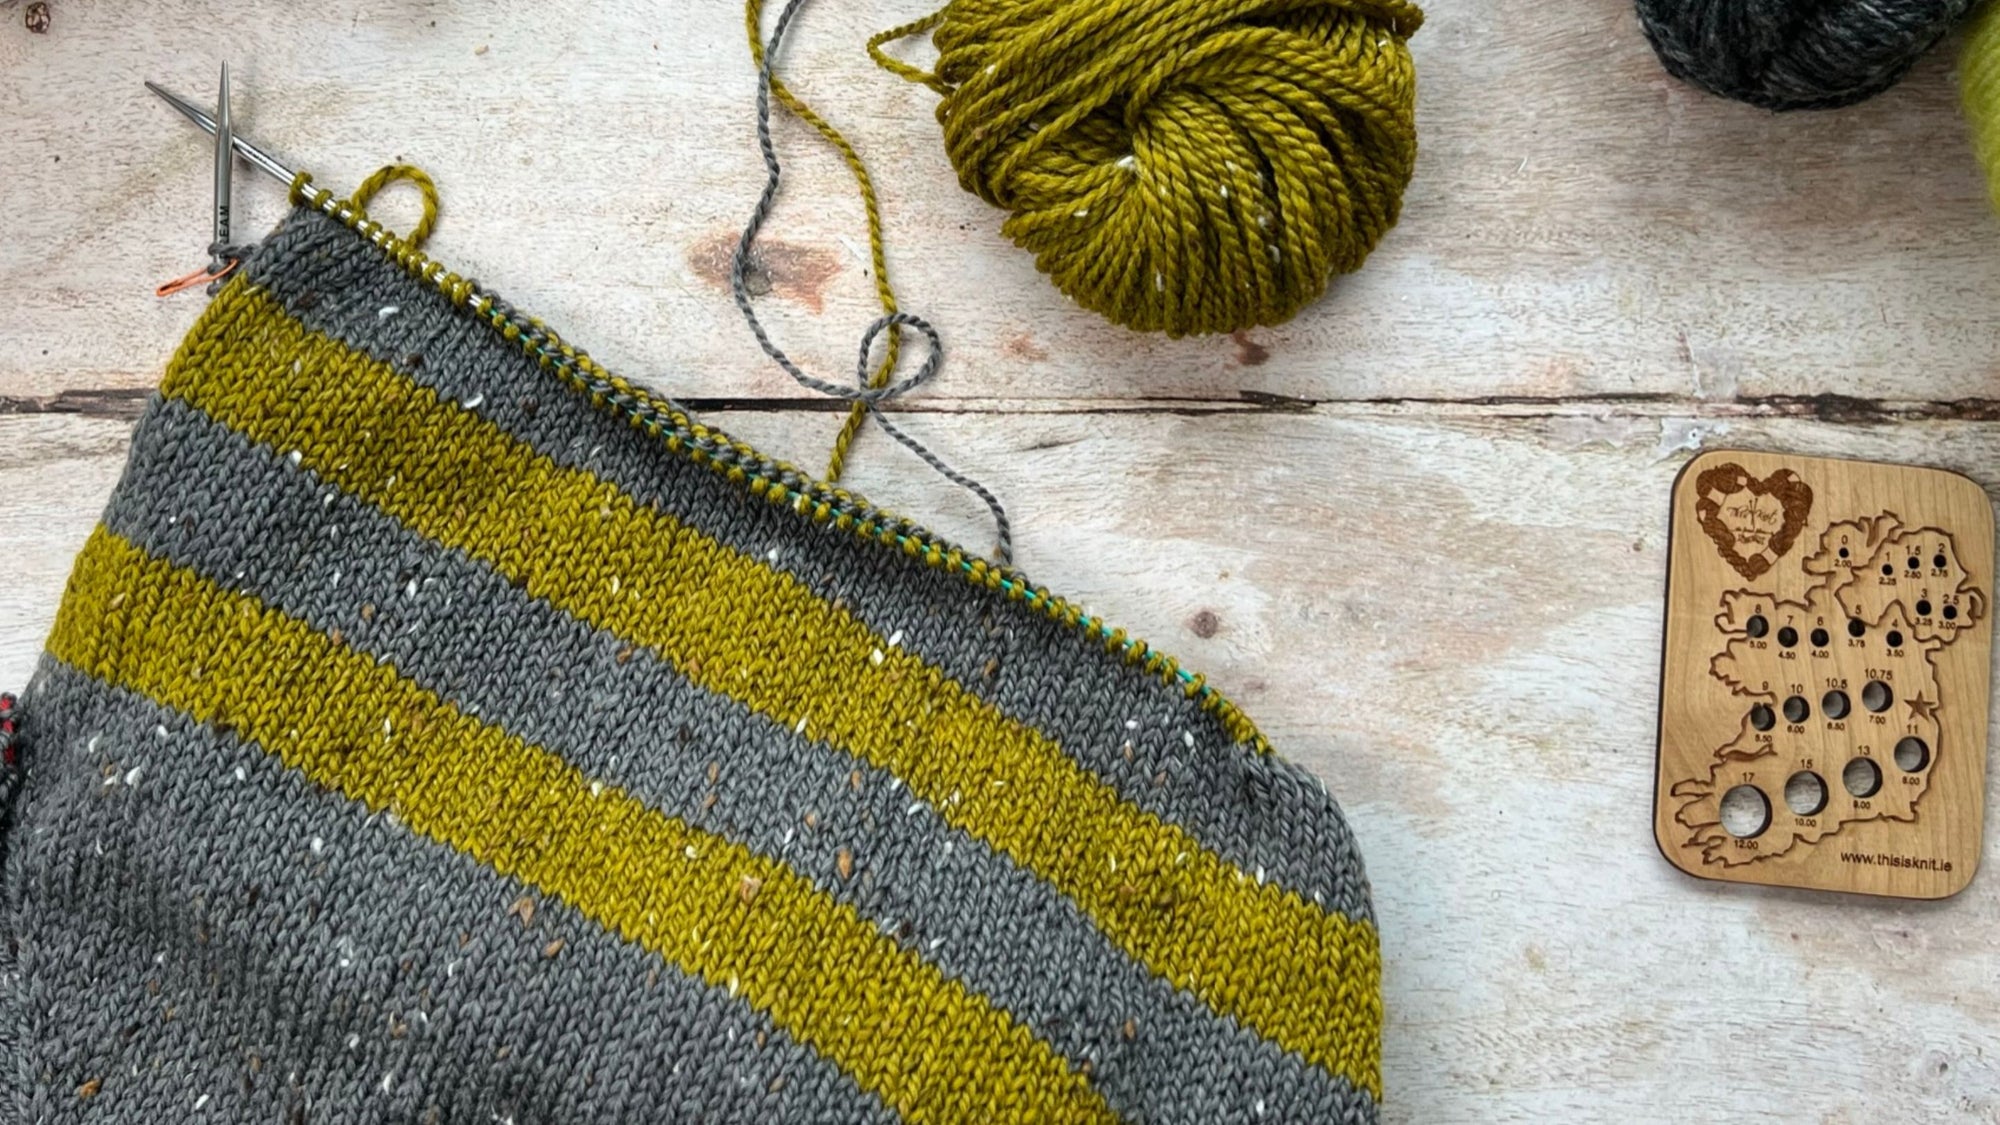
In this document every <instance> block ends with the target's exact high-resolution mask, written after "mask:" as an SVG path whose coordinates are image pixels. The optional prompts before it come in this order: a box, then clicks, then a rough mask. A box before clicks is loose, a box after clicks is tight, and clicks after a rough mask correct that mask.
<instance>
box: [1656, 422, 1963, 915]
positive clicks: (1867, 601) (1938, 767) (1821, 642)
mask: <svg viewBox="0 0 2000 1125" xmlns="http://www.w3.org/2000/svg"><path fill="white" fill-rule="evenodd" d="M1993 552H1994V543H1993V508H1992V504H1991V502H1990V501H1989V500H1988V499H1987V496H1986V493H1985V491H1984V490H1983V489H1981V488H1980V487H1979V486H1978V485H1977V484H1975V483H1973V482H1972V481H1971V480H1969V479H1967V478H1965V477H1963V476H1960V475H1958V474H1956V473H1950V472H1945V471H1942V470H1938V469H1926V468H1917V467H1912V466H1902V465H1885V464H1875V463H1869V462H1860V461H1829V460H1823V459H1819V458H1811V457H1791V456H1781V455H1776V454H1768V453H1748V452H1720V451H1719V452H1709V453H1704V454H1702V455H1701V456H1699V457H1696V458H1695V459H1694V460H1693V461H1692V462H1690V463H1689V464H1688V466H1687V468H1686V469H1684V470H1683V471H1682V472H1681V475H1680V477H1679V479H1678V480H1676V481H1675V484H1674V490H1673V514H1672V531H1671V537H1670V546H1669V550H1668V554H1669V563H1668V571H1667V616H1666V640H1665V654H1664V658H1663V661H1662V671H1661V680H1660V742H1659V759H1658V776H1657V778H1656V786H1655V789H1654V795H1653V833H1654V836H1655V837H1656V838H1657V839H1658V841H1659V845H1660V851H1661V852H1662V853H1664V854H1665V855H1666V857H1667V859H1668V860H1670V861H1671V862H1672V863H1673V864H1674V865H1675V866H1676V867H1679V868H1680V869H1681V870H1683V871H1686V872H1687V873H1689V874H1691V875H1696V876H1699V877H1701V878H1704V879H1722V880H1727V881H1731V882H1739V883H1764V884H1770V885H1775V886H1788V887H1810V888H1815V889H1819V890H1832V891H1858V892H1862V893H1866V894H1878V895H1895V896H1900V897H1904V898H1943V897H1945V896H1947V895H1951V894H1955V893H1957V892H1958V891H1960V890H1962V889H1963V888H1964V887H1965V885H1966V884H1967V883H1969V882H1971V880H1972V876H1973V872H1974V871H1975V870H1976V869H1977V867H1978V865H1979V856H1980V848H1981V839H1980V834H1981V828H1982V816H1983V813H1984V805H1985V787H1986V730H1987V724H1986V719H1987V714H1988V699H1989V694H1990V690H1991V666H1992V665H1991V661H1992V647H1993V628H1992V614H1991V609H1992V606H1991V603H1990V600H1989V598H1988V595H1989V593H1990V591H1991V590H1992V588H1993Z"/></svg>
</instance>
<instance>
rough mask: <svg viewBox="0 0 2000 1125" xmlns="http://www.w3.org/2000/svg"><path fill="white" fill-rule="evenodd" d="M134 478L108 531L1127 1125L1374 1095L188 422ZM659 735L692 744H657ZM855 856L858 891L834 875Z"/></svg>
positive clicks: (712, 702) (574, 627)
mask: <svg viewBox="0 0 2000 1125" xmlns="http://www.w3.org/2000/svg"><path fill="white" fill-rule="evenodd" d="M128 474H129V479H130V480H131V481H132V482H133V483H134V484H135V485H136V486H137V487H132V488H127V489H123V490H121V491H120V493H119V495H118V497H117V499H115V500H114V501H113V503H112V505H111V507H110V508H109V510H108V511H107V512H106V514H105V524H106V526H107V527H109V528H110V529H111V530H113V531H116V532H118V533H119V534H121V535H124V536H125V537H127V538H129V539H131V540H133V541H134V542H136V543H138V544H139V545H141V546H142V547H143V548H145V549H146V550H147V551H148V552H150V553H153V554H156V555H160V556H162V557H165V558H168V559H171V560H172V561H174V562H176V563H179V564H181V565H186V566H190V567H193V568H194V569H196V570H197V571H200V572H202V573H204V574H205V575H206V576H208V577H209V578H210V579H211V580H213V581H216V582H218V583H219V584H222V585H224V586H228V587H230V588H235V589H242V590H245V591H247V592H250V593H252V594H253V595H255V596H256V597H258V598H259V599H261V600H263V601H264V602H266V603H267V604H270V605H273V606H276V607H277V608H279V609H281V610H283V611H285V612H287V613H289V614H291V615H293V616H295V617H299V618H301V619H303V620H305V621H307V622H308V623H310V624H311V625H312V626H313V627H315V628H317V629H319V630H321V631H328V630H332V629H336V628H337V629H339V630H340V631H341V633H342V634H343V636H344V638H345V642H346V643H347V644H349V645H351V646H353V647H354V648H356V649H357V650H359V651H363V652H367V653H370V654H372V655H375V656H377V657H379V658H382V659H386V660H388V661H389V662H390V663H391V664H392V665H394V666H395V667H396V669H397V670H398V671H399V672H400V673H401V674H403V675H404V676H407V677H409V678H411V679H412V680H414V681H416V682H418V683H420V684H422V685H423V686H424V687H426V688H428V689H430V690H431V691H433V692H435V693H437V694H438V695H440V696H441V697H443V698H446V699H448V700H451V701H453V702H454V703H456V704H457V705H458V706H460V707H461V708H462V709H463V710H465V711H467V712H468V713H472V714H476V715H479V716H480V717H482V718H483V719H485V720H486V721H488V722H491V723H494V724H496V725H499V726H501V727H503V728H504V729H506V730H508V731H509V732H510V733H513V734H515V735H517V736H519V737H521V738H523V739H525V740H527V741H529V742H532V743H535V744H538V745H541V746H544V747H546V748H548V749H551V750H554V751H556V752H558V753H560V754H562V755H563V756H564V757H565V758H566V759H568V760H569V761H571V762H572V763H574V764H575V765H577V766H578V767H579V768H580V769H583V770H584V771H585V772H586V773H589V774H591V775H592V776H595V777H600V778H603V779H604V780H606V781H609V782H612V783H614V784H617V785H619V786H620V787H622V788H625V789H626V790H627V791H628V792H631V793H632V794H633V795H634V796H637V797H639V798H640V799H641V800H643V801H646V802H647V803H648V804H650V805H652V806H654V807H656V808H658V809H660V810H662V811H664V812H666V813H667V814H669V815H672V816H676V817H680V818H681V819H683V820H685V821H687V822H688V823H690V824H693V825H695V826H696V827H699V828H701V829H703V830H705V831H710V832H715V833H718V834H720V835H724V836H727V837H729V838H731V839H733V840H736V841H738V842H740V843H743V844H744V845H745V846H747V847H750V848H751V849H753V850H755V851H758V852H760V853H762V854H764V855H767V856H770V857H772V858H775V859H778V860H780V861H781V862H784V863H785V864H787V865H788V866H789V867H791V868H792V869H793V870H796V871H798V872H800V873H801V874H803V875H805V876H806V877H807V878H809V879H811V880H812V881H813V882H814V883H815V884H816V885H818V886H819V887H820V888H821V889H822V890H824V891H826V892H827V893H829V894H831V895H832V896H834V897H835V898H837V899H839V900H841V901H843V902H847V903H848V904H850V905H852V906H853V907H854V908H855V909H856V910H857V911H858V912H859V913H861V914H862V916H863V917H867V918H871V919H874V920H876V921H877V922H878V924H879V925H880V926H881V927H882V929H883V931H884V932H885V933H888V934H891V935H893V936H894V937H895V938H896V939H897V940H898V941H900V942H901V943H902V944H903V945H905V946H906V947H907V948H910V949H912V950H913V951H915V952H916V953H917V954H918V955H920V956H922V957H924V958H926V959H927V960H930V961H931V962H932V963H934V964H936V965H937V966H939V967H940V968H941V969H942V970H943V971H945V972H946V973H948V974H950V975H953V976H955V977H958V978H959V979H961V980H963V981H965V982H966V984H967V985H968V986H969V987H970V988H972V989H973V990H974V991H976V992H980V993H982V994H984V995H986V996H988V997H989V998H991V999H992V1000H993V1001H994V1002H995V1003H997V1004H999V1005H1000V1006H1001V1007H1003V1008H1005V1009H1006V1010H1008V1011H1010V1012H1012V1013H1013V1014H1014V1015H1015V1016H1016V1018H1018V1019H1020V1020H1021V1021H1022V1022H1023V1023H1024V1024H1026V1025H1027V1026H1028V1027H1029V1028H1031V1029H1032V1030H1034V1031H1035V1032H1037V1033H1038V1034H1039V1035H1041V1036H1042V1037H1044V1038H1045V1039H1046V1040H1048V1041H1049V1042H1050V1043H1051V1044H1052V1045H1054V1046H1055V1047H1056V1048H1057V1049H1058V1050H1060V1051H1061V1052H1063V1054H1064V1055H1065V1056H1067V1057H1068V1058H1069V1059H1071V1060H1072V1061H1073V1062H1075V1063H1083V1062H1085V1061H1088V1062H1089V1064H1090V1066H1091V1068H1092V1072H1093V1082H1094V1083H1095V1084H1096V1085H1097V1087H1098V1088H1099V1089H1100V1090H1101V1091H1102V1092H1103V1094H1104V1096H1105V1098H1106V1100H1107V1101H1108V1102H1109V1103H1110V1104H1111V1105H1112V1106H1113V1108H1114V1109H1117V1110H1119V1111H1121V1112H1124V1113H1128V1114H1130V1115H1132V1116H1133V1117H1135V1118H1138V1119H1142V1120H1149V1121H1160V1122H1176V1121H1185V1122H1190V1123H1197V1122H1214V1121H1224V1120H1248V1119H1249V1118H1248V1117H1245V1116H1244V1115H1246V1114H1249V1113H1251V1112H1253V1111H1254V1107H1255V1105H1256V1103H1257V1102H1258V1101H1259V1100H1262V1101H1263V1103H1264V1105H1265V1109H1266V1112H1270V1113H1273V1114H1278V1115H1279V1117H1278V1119H1281V1120H1282V1119H1289V1118H1288V1116H1287V1115H1289V1117H1295V1118H1302V1119H1306V1120H1320V1119H1328V1118H1332V1119H1339V1117H1338V1115H1339V1114H1342V1113H1352V1112H1355V1111H1356V1107H1358V1106H1362V1107H1365V1106H1366V1104H1367V1102H1368V1100H1369V1099H1368V1095H1367V1094H1366V1092H1365V1091H1357V1090H1355V1089H1354V1088H1353V1087H1351V1086H1350V1085H1349V1084H1348V1083H1347V1082H1346V1081H1345V1080H1343V1079H1339V1078H1336V1077H1334V1076H1332V1075H1329V1074H1328V1073H1326V1072H1325V1071H1323V1070H1320V1069H1318V1068H1316V1067H1312V1066H1309V1065H1307V1064H1306V1063H1304V1062H1303V1061H1302V1060H1300V1059H1299V1058H1298V1057H1297V1056H1295V1055H1291V1054H1288V1053H1286V1052H1284V1051H1282V1050H1281V1049H1279V1048H1278V1047H1276V1046H1275V1045H1273V1044H1271V1043H1269V1042H1268V1041H1266V1040H1264V1039H1262V1038H1261V1037H1259V1036H1257V1035H1256V1034H1255V1033H1254V1032H1251V1031H1249V1030H1247V1029H1244V1028H1242V1027H1240V1026H1238V1025H1236V1024H1235V1023H1234V1022H1233V1021H1230V1020H1227V1019H1223V1018H1220V1017H1217V1016H1215V1015H1214V1014H1213V1013H1211V1012H1209V1011H1208V1010H1207V1009H1206V1008H1205V1007H1204V1006H1203V1005H1202V1004H1201V1003H1200V1001H1198V1000H1196V999H1195V998H1193V997H1192V996H1189V995H1188V994H1186V993H1184V992H1181V991H1179V990H1177V989H1175V988H1174V987H1172V986H1171V985H1170V984H1169V983H1168V982H1166V981H1165V980H1163V979H1161V978H1158V977H1156V976H1153V975H1152V974H1151V973H1149V972H1148V971H1147V970H1146V969H1144V968H1143V967H1142V966H1140V965H1138V964H1136V963H1134V962H1132V961H1131V960H1130V959H1128V958H1126V957H1125V956H1124V955H1123V954H1122V953H1121V952H1120V951H1119V950H1118V949H1117V948H1116V947H1115V946H1113V945H1112V944H1111V942H1110V941H1109V940H1108V939H1106V938H1105V937H1104V936H1103V934H1102V933H1101V932H1099V931H1098V930H1097V929H1096V928H1095V926H1094V925H1093V924H1092V923H1091V921H1090V919H1089V918H1088V917H1087V916H1085V915H1084V914H1083V913H1082V912H1081V911H1080V910H1079V909H1078V908H1077V907H1076V906H1075V905H1074V904H1073V903H1071V902H1070V901H1069V900H1067V899H1065V898H1064V897H1063V896H1062V895H1061V894H1060V893H1059V892H1057V891H1056V890H1055V889H1054V888H1053V887H1051V886H1049V885H1048V884H1047V883H1046V882H1044V881H1042V880H1041V879H1039V878H1037V877H1036V876H1034V875H1033V874H1032V873H1029V872H1027V871H1025V870H1023V869H1021V868H1019V867H1018V866H1016V865H1015V864H1013V863H1012V862H1010V861H1008V860H1007V859H1005V858H1004V857H1002V856H999V855H997V854H995V853H994V852H993V851H992V850H991V849H990V848H988V847H987V846H985V845H984V844H981V843H979V842H978V841H975V840H973V839H971V838H969V837H967V836H966V835H964V834H963V833H961V832H959V831H956V830H954V829H951V828H949V827H947V826H946V825H945V824H944V823H943V822H942V821H941V820H940V819H939V818H938V817H937V816H936V814H935V813H933V812H932V811H931V810H930V809H928V808H926V807H923V806H921V805H917V804H913V803H912V801H911V798H910V796H909V794H908V793H907V792H903V791H902V790H901V787H900V785H899V784H898V783H897V782H896V781H895V780H894V779H893V778H892V777H891V776H889V775H888V774H885V773H883V772H881V771H879V770H877V769H875V768H874V767H872V766H870V765H868V764H867V763H865V762H861V761H859V760H857V759H854V758H852V757H850V756H848V755H846V754H843V753H840V752H838V751H836V750H834V749H832V748H830V747H827V746H825V745H824V744H821V743H818V742H814V741H812V740H809V739H806V738H803V737H801V736H800V735H798V734H797V733H795V732H794V731H793V730H791V729H790V728H788V727H785V726H783V725H780V724H776V723H773V722H771V721H770V720H768V719H766V718H764V717H763V716H760V715H757V714H755V713H753V712H750V711H749V710H748V709H747V708H745V707H744V706H743V705H741V704H740V703H737V702H736V701H734V700H732V699H729V698H728V697H726V696H723V695H719V694H715V693H711V692H708V691H705V690H703V689H701V688H698V687H696V686H694V685H692V684H690V683H688V682H687V681H686V680H685V679H683V678H682V677H680V676H679V675H677V674H676V673H674V672H673V671H672V670H671V669H670V668H668V667H666V666H665V665H663V664H661V663H660V662H658V660H657V659H656V658H654V657H653V656H652V655H651V654H650V653H646V652H633V651H630V650H628V647H627V646H626V644H625V643H624V642H622V641H621V640H620V639H618V638H617V637H616V636H613V635H611V634H609V633H606V632H603V631H601V630H596V629H593V628H591V627H589V626H588V625H585V624H584V623H582V622H580V621H578V620H576V619H574V618H571V617H569V616H567V615H565V614H563V613H562V612H560V611H559V610H556V609H555V608H554V607H552V606H549V605H548V604H547V603H545V602H542V601H539V600H537V599H534V598H532V597H530V596H529V595H527V594H526V593H524V592H522V591H520V590H518V589H516V588H515V587H513V586H512V585H510V584H509V583H508V582H507V581H506V580H505V579H503V578H501V577H500V576H499V575H497V574H495V573H494V572H492V571H491V570H490V569H488V568H486V567H485V566H483V565H481V564H478V563H475V562H473V561H471V560H469V559H467V558H465V557H464V556H462V555H460V554H458V553H456V552H451V551H447V550H445V549H443V548H441V547H439V546H438V545H437V544H435V543H432V542H430V541H428V540H426V539H424V538H422V537H421V536H419V535H417V534H416V533H414V532H412V531H410V530H409V529H407V528H405V527H403V526H402V525H400V524H399V523H397V522H396V521H394V520H393V519H391V518H390V517H388V516H386V515H384V514H383V513H381V512H380V511H378V510H376V509H374V508H372V507H369V506H368V505H366V504H364V503H362V502H360V501H358V500H355V499H354V498H352V497H350V496H347V495H345V494H342V493H339V492H338V491H337V490H336V489H334V488H333V487H332V486H330V485H327V484H324V483H322V482H320V481H319V480H318V479H317V478H316V477H315V476H314V475H313V474H312V473H311V472H310V471H309V470H306V469H303V468H300V467H297V466H294V465H292V464H290V463H289V462H288V461H287V460H285V459H284V458H283V457H282V456H280V455H279V454H278V453H277V452H276V451H274V450H271V449H268V448H264V447H260V446H255V445H253V444H252V443H251V442H250V441H249V440H248V439H247V438H244V437H243V436H241V435H239V434H237V433H235V432H233V431H230V430H228V429H227V428H226V427H224V426H222V425H221V424H220V423H218V422H216V421H214V420H213V419H210V418H208V417H207V416H205V415H203V414H201V413H200V412H199V411H197V410H195V409H194V408H192V407H190V406H188V405H187V404H186V403H182V402H177V401H169V402H165V403H160V404H156V405H155V406H154V407H153V409H152V411H151V412H150V413H149V415H148V417H147V418H146V419H145V420H144V421H143V422H142V423H141V425H140V427H139V429H138V432H137V433H136V434H135V436H134V441H133V449H132V455H131V462H130V468H129V469H128ZM202 479H210V480H227V481H230V482H231V486H232V488H234V489H239V490H243V491H246V492H247V493H248V494H249V495H254V496H256V497H257V498H258V503H257V506H256V507H255V508H246V507H241V506H227V505H211V504H206V503H204V502H203V497H202V496H201V495H199V493H198V492H197V491H195V490H192V489H183V490H181V491H180V492H179V493H178V494H176V492H175V490H174V489H172V488H170V487H167V485H168V484H169V483H170V482H190V481H195V480H202ZM277 529H284V530H283V532H282V534H280V533H279V532H278V530H277ZM253 543H254V544H257V550H255V551H252V550H249V549H247V545H248V544H253ZM364 606H367V607H370V612H369V614H368V615H366V616H364V615H363V612H362V608H363V607H364ZM466 607H478V612H476V613H469V612H467V611H466ZM621 657H623V659H621ZM657 715H676V716H682V717H683V722H682V725H680V726H679V727H677V728H676V729H673V730H662V729H661V728H660V727H659V726H658V725H657V722H656V721H655V720H654V719H653V718H652V717H653V716H657ZM711 765H713V767H714V769H715V771H716V780H715V782H714V783H711V782H710V780H709V777H708V773H709V770H710V768H711ZM857 775H858V776H859V777H860V778H861V784H860V786H859V788H858V789H857V788H856V786H855V785H854V784H853V781H852V779H853V778H854V777H855V776H857ZM777 778H782V779H785V780H784V781H783V783H781V784H779V783H774V782H773V780H772V779H777ZM808 813H811V814H812V818H813V822H814V823H813V824H812V825H811V826H808V824H807V823H806V816H807V814H808ZM863 841H872V842H874V843H875V844H876V845H878V847H877V848H870V847H868V846H866V845H865V844H864V843H863ZM843 846H849V847H851V848H852V851H853V855H854V858H855V866H856V870H857V875H856V877H855V878H854V879H852V880H848V879H843V878H841V877H840V876H839V874H838V872H837V869H836V865H837V860H836V856H837V854H838V851H839V849H840V848H841V847H843ZM1001 927H1007V928H1008V929H1007V930H1004V931H1003V930H1002V929H1001ZM1128 1021H1131V1023H1132V1025H1133V1028H1134V1030H1135V1031H1136V1032H1139V1033H1140V1036H1139V1038H1138V1039H1136V1040H1128V1039H1127V1038H1126V1036H1125V1027H1126V1024H1127V1022H1128ZM1168 1060H1176V1061H1174V1063H1173V1065H1172V1066H1171V1068H1168V1069H1165V1070H1164V1071H1163V1070H1162V1068H1161V1066H1160V1064H1161V1063H1162V1062H1165V1061H1168ZM1177 1060H1200V1062H1199V1064H1196V1063H1192V1062H1186V1063H1184V1062H1180V1061H1177ZM1280 1111H1283V1112H1282V1113H1281V1112H1280Z"/></svg>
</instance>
